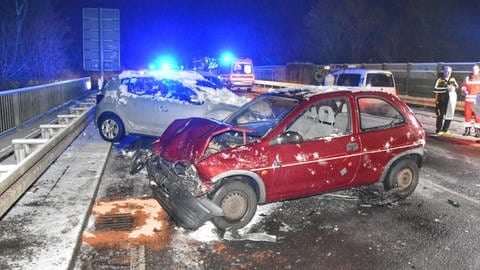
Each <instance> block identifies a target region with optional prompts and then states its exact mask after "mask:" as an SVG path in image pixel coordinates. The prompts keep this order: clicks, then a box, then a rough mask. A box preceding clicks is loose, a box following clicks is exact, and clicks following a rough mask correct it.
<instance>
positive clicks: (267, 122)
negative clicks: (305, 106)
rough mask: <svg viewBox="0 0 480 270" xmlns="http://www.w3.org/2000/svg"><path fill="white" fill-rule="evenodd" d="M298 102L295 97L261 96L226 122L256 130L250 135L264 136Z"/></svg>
mask: <svg viewBox="0 0 480 270" xmlns="http://www.w3.org/2000/svg"><path fill="white" fill-rule="evenodd" d="M298 104H299V100H297V99H293V98H288V97H282V96H274V95H265V96H259V97H258V98H256V99H254V100H252V101H251V102H249V103H247V104H245V105H244V106H243V107H241V108H240V109H239V110H238V111H236V112H235V113H233V114H232V115H231V116H230V117H228V118H227V119H226V120H225V122H226V123H228V124H231V125H233V126H238V127H242V128H247V129H250V130H254V132H253V133H252V134H249V135H250V136H255V137H263V136H264V135H265V134H267V132H268V131H270V130H271V129H272V128H273V127H275V126H276V125H277V124H278V122H280V121H281V120H282V119H283V118H284V117H285V116H286V115H287V114H288V113H289V112H290V111H292V110H293V108H295V107H296V106H297V105H298Z"/></svg>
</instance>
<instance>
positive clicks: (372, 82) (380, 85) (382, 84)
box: [333, 69, 397, 95]
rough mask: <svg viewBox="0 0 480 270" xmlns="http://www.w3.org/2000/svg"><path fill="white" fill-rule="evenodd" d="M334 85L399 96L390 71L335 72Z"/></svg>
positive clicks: (348, 70)
mask: <svg viewBox="0 0 480 270" xmlns="http://www.w3.org/2000/svg"><path fill="white" fill-rule="evenodd" d="M333 76H334V78H335V81H334V84H335V85H339V86H350V87H362V88H363V87H364V88H368V89H371V90H378V91H382V92H387V93H390V94H393V95H396V94H397V89H396V86H395V79H394V78H393V74H392V72H391V71H388V70H377V69H339V70H336V71H334V72H333Z"/></svg>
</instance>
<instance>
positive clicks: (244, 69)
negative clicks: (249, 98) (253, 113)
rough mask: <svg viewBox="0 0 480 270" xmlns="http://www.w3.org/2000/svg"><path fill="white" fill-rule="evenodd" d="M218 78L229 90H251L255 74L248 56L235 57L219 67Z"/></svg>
mask: <svg viewBox="0 0 480 270" xmlns="http://www.w3.org/2000/svg"><path fill="white" fill-rule="evenodd" d="M219 73H220V74H219V78H220V79H221V80H222V82H223V83H224V84H225V85H226V86H227V87H228V88H229V89H230V90H246V91H251V90H252V88H253V82H254V80H255V75H254V73H253V62H252V59H250V58H235V59H233V60H232V61H231V63H230V64H229V65H226V66H224V67H223V68H220V69H219Z"/></svg>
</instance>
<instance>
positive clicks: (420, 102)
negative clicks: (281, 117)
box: [254, 80, 465, 111]
mask: <svg viewBox="0 0 480 270" xmlns="http://www.w3.org/2000/svg"><path fill="white" fill-rule="evenodd" d="M254 84H255V85H257V86H259V87H261V88H282V87H295V86H308V84H299V83H287V82H274V81H264V80H255V82H254ZM398 97H399V98H400V99H401V100H403V101H404V102H405V103H407V104H411V105H417V106H424V107H432V108H434V107H435V99H433V98H426V97H412V96H408V95H398ZM464 104H465V102H463V101H457V105H456V109H457V110H459V111H463V108H464Z"/></svg>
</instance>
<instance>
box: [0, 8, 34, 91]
mask: <svg viewBox="0 0 480 270" xmlns="http://www.w3.org/2000/svg"><path fill="white" fill-rule="evenodd" d="M12 10H13V12H12ZM27 11H28V0H15V1H3V2H2V3H0V56H1V57H0V87H2V88H5V87H6V86H7V83H8V82H9V81H10V80H11V79H12V78H14V77H15V76H17V75H18V74H19V73H20V72H22V71H23V70H24V69H25V67H26V63H25V59H22V57H21V56H22V52H23V45H24V43H23V32H24V23H25V18H26V15H27Z"/></svg>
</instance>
